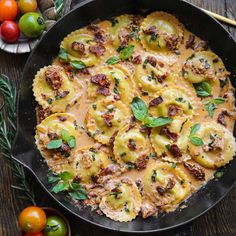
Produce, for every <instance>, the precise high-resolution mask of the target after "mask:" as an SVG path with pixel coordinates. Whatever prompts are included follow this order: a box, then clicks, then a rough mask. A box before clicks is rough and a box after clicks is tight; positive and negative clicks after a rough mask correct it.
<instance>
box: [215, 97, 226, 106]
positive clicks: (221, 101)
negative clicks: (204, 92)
mask: <svg viewBox="0 0 236 236" xmlns="http://www.w3.org/2000/svg"><path fill="white" fill-rule="evenodd" d="M212 101H213V102H214V103H215V104H216V105H219V104H222V103H224V102H225V99H224V98H215V99H213V100H212Z"/></svg>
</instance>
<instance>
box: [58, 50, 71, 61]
mask: <svg viewBox="0 0 236 236" xmlns="http://www.w3.org/2000/svg"><path fill="white" fill-rule="evenodd" d="M58 56H59V58H60V59H61V60H63V61H69V57H68V53H67V51H66V50H65V49H64V48H60V51H59V55H58Z"/></svg>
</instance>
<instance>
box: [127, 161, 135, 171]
mask: <svg viewBox="0 0 236 236" xmlns="http://www.w3.org/2000/svg"><path fill="white" fill-rule="evenodd" d="M126 167H127V168H128V170H133V169H135V165H134V164H133V163H131V162H127V163H126Z"/></svg>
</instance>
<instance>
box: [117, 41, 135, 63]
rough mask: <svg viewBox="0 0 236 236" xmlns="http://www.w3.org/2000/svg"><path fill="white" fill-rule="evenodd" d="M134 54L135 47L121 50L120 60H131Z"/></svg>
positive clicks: (131, 46)
mask: <svg viewBox="0 0 236 236" xmlns="http://www.w3.org/2000/svg"><path fill="white" fill-rule="evenodd" d="M133 52H134V45H128V46H126V47H124V48H123V49H121V50H120V59H121V60H123V61H126V60H129V59H130V58H131V56H132V54H133Z"/></svg>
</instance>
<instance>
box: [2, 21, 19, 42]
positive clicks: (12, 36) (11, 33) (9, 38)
mask: <svg viewBox="0 0 236 236" xmlns="http://www.w3.org/2000/svg"><path fill="white" fill-rule="evenodd" d="M0 35H1V38H2V39H3V40H4V41H6V42H7V43H14V42H16V41H17V40H18V38H19V37H20V29H19V26H18V25H17V24H16V23H15V22H14V21H10V20H6V21H3V23H2V24H1V27H0Z"/></svg>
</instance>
